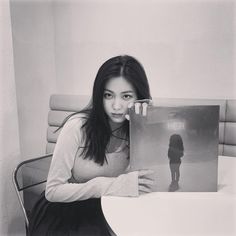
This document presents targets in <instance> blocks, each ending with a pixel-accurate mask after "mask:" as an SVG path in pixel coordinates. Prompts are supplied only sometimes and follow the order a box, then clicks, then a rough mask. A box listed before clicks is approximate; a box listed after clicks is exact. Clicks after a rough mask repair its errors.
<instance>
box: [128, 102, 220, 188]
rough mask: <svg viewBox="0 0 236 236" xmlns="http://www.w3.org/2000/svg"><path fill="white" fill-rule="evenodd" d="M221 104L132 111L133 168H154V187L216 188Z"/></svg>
mask: <svg viewBox="0 0 236 236" xmlns="http://www.w3.org/2000/svg"><path fill="white" fill-rule="evenodd" d="M218 144H219V106H202V105H201V106H178V107H155V106H149V107H148V110H147V115H146V116H142V115H140V114H135V112H134V109H131V111H130V166H131V171H133V170H141V169H151V170H153V171H154V174H152V176H151V178H154V180H155V181H154V185H153V187H152V191H160V192H168V191H169V192H175V191H180V192H206V191H209V192H215V191H217V169H218Z"/></svg>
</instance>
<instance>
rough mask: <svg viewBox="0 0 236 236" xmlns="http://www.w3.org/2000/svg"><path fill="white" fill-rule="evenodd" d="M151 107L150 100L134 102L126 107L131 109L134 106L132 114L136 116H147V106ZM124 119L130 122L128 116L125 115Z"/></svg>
mask: <svg viewBox="0 0 236 236" xmlns="http://www.w3.org/2000/svg"><path fill="white" fill-rule="evenodd" d="M149 105H152V100H150V99H142V100H136V101H135V102H131V103H130V104H129V105H128V108H129V109H131V108H132V107H133V106H134V112H135V114H137V115H139V114H140V115H142V116H147V109H148V106H149ZM125 118H126V119H127V120H130V116H129V114H126V115H125Z"/></svg>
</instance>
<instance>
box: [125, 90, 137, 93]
mask: <svg viewBox="0 0 236 236" xmlns="http://www.w3.org/2000/svg"><path fill="white" fill-rule="evenodd" d="M122 93H134V91H133V90H127V91H123V92H122Z"/></svg>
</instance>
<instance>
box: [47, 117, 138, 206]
mask: <svg viewBox="0 0 236 236" xmlns="http://www.w3.org/2000/svg"><path fill="white" fill-rule="evenodd" d="M83 121H84V118H83V117H82V115H81V114H80V115H76V116H73V117H72V118H70V119H69V120H68V121H67V122H66V124H65V125H64V126H63V128H62V130H61V133H60V134H59V137H58V140H57V144H56V146H55V150H54V153H53V157H52V162H51V166H50V169H49V174H48V179H47V184H46V191H45V196H46V198H47V200H49V201H51V202H73V201H79V200H85V199H89V198H99V197H101V196H104V195H113V196H133V197H135V196H138V194H139V193H138V172H137V171H134V172H130V173H127V168H128V166H129V159H128V152H129V149H128V148H127V146H126V145H125V143H123V144H122V145H121V146H120V147H119V148H118V149H117V150H116V151H115V152H113V153H106V157H107V163H106V162H104V164H103V165H102V166H101V165H99V164H97V163H95V162H94V161H93V160H89V159H84V158H83V157H82V156H81V155H80V153H81V150H80V147H83V143H84V139H83V132H82V128H81V126H82V124H83Z"/></svg>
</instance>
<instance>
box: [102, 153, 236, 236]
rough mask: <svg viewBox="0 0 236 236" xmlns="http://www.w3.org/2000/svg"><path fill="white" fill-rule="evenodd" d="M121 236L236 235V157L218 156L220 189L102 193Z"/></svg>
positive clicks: (111, 221)
mask: <svg viewBox="0 0 236 236" xmlns="http://www.w3.org/2000/svg"><path fill="white" fill-rule="evenodd" d="M102 209H103V212H104V215H105V217H106V220H107V222H108V223H109V225H110V226H111V228H112V229H113V231H114V232H115V233H116V234H117V235H118V236H156V235H160V236H185V235H186V236H211V235H212V236H233V235H234V236H235V235H236V157H226V156H220V157H219V172H218V192H171V193H170V192H155V193H150V194H145V195H141V196H140V197H137V198H129V197H102Z"/></svg>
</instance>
